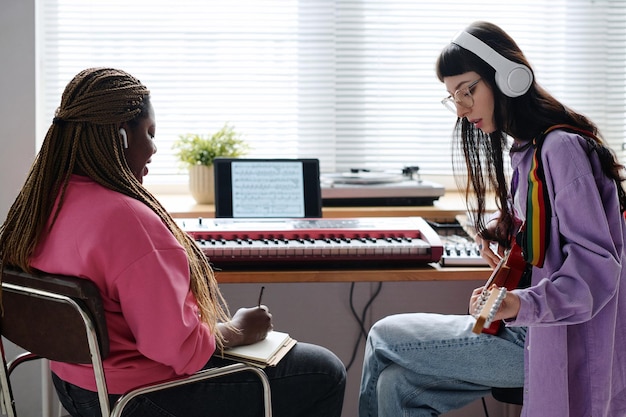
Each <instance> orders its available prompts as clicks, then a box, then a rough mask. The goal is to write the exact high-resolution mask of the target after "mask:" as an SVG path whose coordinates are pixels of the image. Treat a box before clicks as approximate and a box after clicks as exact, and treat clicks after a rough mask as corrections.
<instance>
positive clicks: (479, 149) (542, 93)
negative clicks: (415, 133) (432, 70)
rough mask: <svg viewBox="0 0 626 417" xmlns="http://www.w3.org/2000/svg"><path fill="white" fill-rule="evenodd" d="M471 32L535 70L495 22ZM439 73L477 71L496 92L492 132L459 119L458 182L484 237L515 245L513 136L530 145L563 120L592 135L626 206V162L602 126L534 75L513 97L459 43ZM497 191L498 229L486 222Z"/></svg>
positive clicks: (444, 55) (442, 58)
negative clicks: (510, 170)
mask: <svg viewBox="0 0 626 417" xmlns="http://www.w3.org/2000/svg"><path fill="white" fill-rule="evenodd" d="M465 31H466V32H468V33H470V34H472V35H474V36H475V37H477V38H478V39H480V40H481V41H483V42H484V43H486V44H487V45H488V46H489V47H491V48H492V49H494V50H496V51H498V52H499V53H500V54H501V55H502V56H504V57H505V58H507V59H509V60H510V61H513V62H517V63H520V64H523V65H526V66H527V67H528V68H530V69H531V72H532V67H531V66H530V63H529V62H528V61H527V59H526V57H525V56H524V54H523V53H522V51H521V50H520V48H519V47H518V46H517V44H516V43H515V41H514V40H513V39H512V38H511V37H510V36H509V35H508V34H507V33H506V32H504V31H503V30H502V29H501V28H499V27H498V26H496V25H494V24H492V23H489V22H474V23H472V24H471V25H470V26H469V27H467V28H466V29H465ZM436 71H437V77H438V78H439V80H440V81H441V82H443V80H444V78H445V77H451V76H455V75H460V74H464V73H466V72H470V71H474V72H476V73H478V74H479V75H480V77H481V78H482V80H483V82H485V83H486V84H487V86H488V87H489V88H491V90H492V92H493V97H494V121H495V125H496V130H495V131H494V132H493V133H490V134H486V133H484V132H482V131H481V130H480V129H477V128H476V127H475V126H474V125H473V124H472V123H470V122H468V121H467V119H465V118H459V119H457V122H456V125H455V128H454V132H453V141H454V150H453V168H454V173H455V178H456V181H457V186H458V187H459V189H460V191H461V192H463V193H465V197H466V198H465V200H466V202H467V206H468V211H469V213H470V215H471V216H472V218H473V219H472V220H473V221H474V224H475V225H476V230H477V232H478V233H479V234H480V235H481V236H483V237H484V238H486V239H489V240H494V241H497V242H498V243H499V244H501V245H503V246H504V247H510V243H511V237H512V234H513V233H515V231H516V225H515V221H514V217H513V212H512V208H511V206H510V202H509V200H508V195H509V187H508V180H507V176H506V173H505V169H504V157H505V151H507V150H509V141H508V137H509V136H510V137H512V138H515V139H516V141H518V142H521V143H525V144H528V145H530V144H531V141H532V140H533V138H535V137H537V136H538V135H540V134H541V133H542V132H544V131H545V130H546V129H548V128H549V127H550V126H553V125H557V124H568V125H570V126H573V127H575V128H578V129H582V130H585V131H587V132H590V133H591V134H592V135H590V137H586V139H587V141H588V142H589V144H590V146H591V149H593V150H594V151H596V152H597V153H598V155H599V157H600V161H601V164H602V169H603V171H604V173H605V174H606V175H607V176H608V177H610V178H612V179H613V180H615V182H616V184H617V190H618V194H619V200H620V204H621V208H622V210H625V209H626V194H625V193H624V190H623V188H622V186H621V182H622V181H623V180H624V178H623V177H622V176H621V174H622V170H623V166H622V165H621V164H619V162H618V161H617V159H616V158H615V155H614V154H613V152H612V151H611V149H609V148H608V147H607V146H606V145H605V144H604V143H603V141H602V140H601V136H600V133H599V131H598V127H597V126H596V125H595V124H594V123H593V122H592V121H591V120H589V119H588V118H587V117H585V116H583V115H582V114H579V113H576V112H575V111H573V110H572V109H570V108H568V107H566V106H564V105H563V104H562V103H560V102H559V101H558V100H557V99H556V98H554V97H553V96H552V95H550V94H549V93H548V92H547V91H546V90H544V89H543V88H541V86H540V85H539V84H537V82H536V81H535V80H534V75H533V82H532V85H531V86H530V89H529V90H528V91H527V92H526V93H525V94H523V95H521V96H519V97H515V98H511V97H508V96H506V95H504V94H503V93H502V92H501V91H500V90H499V88H498V87H497V85H496V81H495V70H494V69H493V68H492V67H491V66H490V65H489V64H487V63H486V62H485V61H483V60H482V59H481V58H479V57H478V56H477V55H475V54H474V53H472V52H470V51H468V50H467V49H464V48H462V47H460V46H458V45H456V44H454V43H450V44H449V45H448V46H446V47H445V48H444V49H443V50H442V52H441V53H440V55H439V57H438V59H437V63H436ZM523 147H525V146H523ZM491 193H493V194H494V195H495V199H496V206H497V208H498V209H499V210H500V213H501V214H500V218H499V220H498V225H497V227H496V228H495V230H491V231H490V230H487V228H486V226H485V214H486V204H487V201H486V197H487V195H489V194H491Z"/></svg>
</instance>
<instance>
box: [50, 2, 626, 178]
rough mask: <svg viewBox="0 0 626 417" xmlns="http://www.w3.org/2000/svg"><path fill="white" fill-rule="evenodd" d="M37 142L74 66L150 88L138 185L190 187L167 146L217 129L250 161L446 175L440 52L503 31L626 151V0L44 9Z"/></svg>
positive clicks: (556, 89)
mask: <svg viewBox="0 0 626 417" xmlns="http://www.w3.org/2000/svg"><path fill="white" fill-rule="evenodd" d="M38 1H39V3H38V9H39V13H40V15H39V19H40V22H41V24H40V25H39V27H40V33H39V34H38V40H39V43H38V45H39V51H40V53H39V68H40V80H39V82H40V86H41V88H40V89H39V101H38V102H40V103H41V105H40V110H41V112H43V117H42V118H41V119H42V120H43V121H44V122H43V123H42V128H41V130H42V132H41V135H40V136H41V137H43V134H44V133H45V129H47V127H48V125H49V123H50V121H51V120H52V117H53V114H54V110H55V108H56V107H57V106H58V103H59V100H60V96H61V92H62V90H63V88H64V87H65V85H66V84H67V82H68V81H69V80H70V79H71V78H72V77H73V76H74V75H75V74H76V73H77V72H79V71H80V70H82V69H84V68H86V67H93V66H112V67H118V68H121V69H124V70H126V71H128V72H130V73H131V74H133V75H135V76H136V77H137V78H139V79H140V80H141V81H142V82H144V83H145V84H146V85H147V86H148V88H150V90H151V92H152V100H153V104H154V107H155V112H156V120H157V132H156V133H157V135H156V143H157V146H158V153H157V154H156V155H155V157H154V158H153V162H152V164H151V167H150V168H151V169H150V175H149V176H148V177H147V178H146V184H148V185H150V184H186V181H187V179H186V175H187V174H186V171H185V170H184V169H181V168H180V165H179V163H178V161H177V160H176V159H175V157H174V155H173V152H174V151H173V150H172V148H171V147H172V142H173V141H174V140H176V139H177V137H178V135H181V134H185V133H201V134H210V133H212V132H215V131H217V130H218V129H219V128H220V127H221V126H222V125H223V124H224V123H225V122H229V123H230V124H232V125H234V126H235V128H236V129H237V130H238V131H239V132H241V133H242V134H243V135H244V138H245V139H246V140H247V141H248V143H249V144H250V145H251V147H252V150H251V152H250V154H249V156H251V157H284V158H296V157H297V158H319V159H320V162H321V170H322V172H343V171H346V170H348V169H350V168H366V169H371V170H395V169H398V170H399V169H401V168H403V167H404V166H407V165H417V166H419V167H420V173H421V174H422V175H426V176H450V175H451V157H450V146H451V144H450V136H451V131H452V127H453V124H454V121H455V116H454V115H452V114H451V113H449V112H448V111H447V110H446V109H444V108H443V106H442V105H441V104H440V100H441V99H442V98H443V97H444V96H446V95H447V94H446V92H445V88H444V86H443V84H441V83H440V82H439V81H438V80H437V79H436V76H435V72H434V64H435V60H436V58H437V55H438V53H439V51H440V50H441V49H442V48H443V47H444V46H445V45H446V44H447V43H448V42H449V41H450V39H451V38H452V36H453V35H454V34H455V33H456V32H457V31H458V30H460V29H462V28H463V27H465V26H466V25H468V24H470V23H471V22H472V21H475V20H488V21H491V22H493V23H496V24H498V25H499V26H501V27H502V28H503V29H505V30H506V31H507V32H508V33H509V34H510V35H512V36H513V38H514V39H515V40H516V41H517V43H518V44H519V45H520V47H521V48H522V50H524V52H525V53H526V55H527V57H528V59H529V60H530V62H531V64H532V66H533V69H534V71H535V73H536V77H537V80H538V82H539V83H540V84H542V85H543V86H544V87H545V88H546V89H548V90H549V91H550V92H551V93H552V94H554V95H555V96H556V97H557V98H558V99H560V100H562V101H563V102H564V103H565V104H567V105H569V106H570V107H572V108H574V109H576V110H578V111H580V112H583V113H584V114H586V115H588V116H589V117H591V118H592V119H593V120H594V121H595V122H596V123H598V124H599V125H600V128H601V130H602V133H603V134H604V136H605V138H606V139H607V140H608V141H609V142H610V144H611V146H612V147H613V149H614V150H615V151H616V152H618V154H619V156H620V157H622V146H623V141H624V138H625V137H626V134H625V133H626V122H625V119H626V118H625V116H626V75H625V74H626V71H625V70H624V68H626V65H625V64H626V2H623V1H621V0H612V1H611V0H604V1H603V0H595V1H592V0H509V1H507V2H502V1H501V0H475V1H472V2H467V1H465V0H458V1H452V0H431V1H424V0H361V1H359V0H300V1H298V0H229V1H226V2H225V1H218V0H178V1H176V2H171V1H169V0H133V1H127V0H109V1H107V2H99V1H95V0H88V1H86V0H38Z"/></svg>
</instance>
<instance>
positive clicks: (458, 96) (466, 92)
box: [441, 78, 481, 114]
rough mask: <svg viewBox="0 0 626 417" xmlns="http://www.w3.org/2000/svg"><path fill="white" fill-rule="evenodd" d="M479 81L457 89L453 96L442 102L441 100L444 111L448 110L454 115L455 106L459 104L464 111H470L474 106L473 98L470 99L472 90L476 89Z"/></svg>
mask: <svg viewBox="0 0 626 417" xmlns="http://www.w3.org/2000/svg"><path fill="white" fill-rule="evenodd" d="M480 80H481V78H479V79H477V80H476V81H472V82H471V83H470V84H469V85H468V86H467V87H465V88H461V89H458V90H456V91H455V92H454V95H450V96H448V97H446V98H444V99H443V100H441V104H443V105H444V106H445V107H446V109H448V110H450V111H451V112H452V113H454V114H456V105H457V104H460V105H461V106H463V107H465V108H466V109H470V108H471V107H472V106H473V105H474V97H472V90H473V89H474V87H476V84H478V82H479V81H480Z"/></svg>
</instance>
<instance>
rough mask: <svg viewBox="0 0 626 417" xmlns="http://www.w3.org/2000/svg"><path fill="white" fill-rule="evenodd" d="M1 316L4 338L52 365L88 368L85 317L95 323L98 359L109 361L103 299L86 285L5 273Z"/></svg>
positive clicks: (78, 281) (93, 287) (66, 279)
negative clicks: (78, 364)
mask: <svg viewBox="0 0 626 417" xmlns="http://www.w3.org/2000/svg"><path fill="white" fill-rule="evenodd" d="M68 300H70V301H69V302H68ZM74 303H75V304H74ZM76 305H78V306H79V307H80V308H76ZM2 313H3V314H2V316H1V317H0V331H1V333H2V336H4V337H6V338H7V339H8V340H10V341H11V342H13V343H15V344H16V345H18V346H20V347H21V348H23V349H26V350H28V351H30V352H32V353H34V354H36V355H38V356H40V357H42V358H46V359H50V360H53V361H59V362H70V363H85V364H91V363H92V352H91V350H90V345H89V337H88V334H87V332H88V330H87V327H86V325H85V322H84V318H83V316H82V314H86V315H87V316H88V317H89V319H90V321H91V322H92V323H93V327H94V330H95V333H96V335H97V339H98V345H99V347H100V356H101V358H105V357H106V356H107V355H108V352H109V339H108V333H107V328H106V322H105V319H104V310H103V307H102V299H101V297H100V293H99V291H98V288H97V287H96V285H95V284H94V283H93V282H91V281H89V280H87V279H81V278H76V277H69V276H62V275H52V274H46V273H39V272H35V273H33V274H29V273H26V272H21V271H17V270H14V269H10V268H4V269H3V270H2Z"/></svg>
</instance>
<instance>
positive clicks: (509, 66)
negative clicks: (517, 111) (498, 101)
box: [452, 31, 533, 97]
mask: <svg viewBox="0 0 626 417" xmlns="http://www.w3.org/2000/svg"><path fill="white" fill-rule="evenodd" d="M452 43H454V44H456V45H458V46H460V47H461V48H464V49H467V50H468V51H470V52H472V53H474V54H475V55H476V56H478V57H479V58H480V59H482V60H483V61H485V62H486V63H487V64H489V65H490V66H491V67H493V69H495V70H496V84H497V86H498V88H499V89H500V91H502V93H503V94H505V95H507V96H509V97H519V96H521V95H523V94H524V93H526V92H527V91H528V89H529V88H530V86H531V84H532V82H533V73H532V72H531V70H530V68H528V67H527V66H526V65H522V64H518V63H517V62H513V61H511V60H508V59H506V58H505V57H503V56H502V55H500V54H499V53H498V52H496V51H495V50H494V49H493V48H491V47H489V46H488V45H487V44H486V43H484V42H483V41H481V40H480V39H478V38H477V37H475V36H474V35H471V34H469V33H468V32H465V31H461V32H459V33H458V34H457V35H456V36H455V37H454V39H452Z"/></svg>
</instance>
